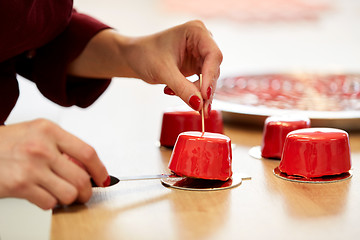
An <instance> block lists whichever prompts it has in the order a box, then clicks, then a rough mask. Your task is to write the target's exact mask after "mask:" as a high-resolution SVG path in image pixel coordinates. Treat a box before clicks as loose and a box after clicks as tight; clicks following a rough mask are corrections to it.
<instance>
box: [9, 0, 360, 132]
mask: <svg viewBox="0 0 360 240" xmlns="http://www.w3.org/2000/svg"><path fill="white" fill-rule="evenodd" d="M74 5H75V8H76V9H77V10H78V11H80V12H83V13H87V14H89V15H91V16H93V17H95V18H98V19H99V20H101V21H103V22H104V23H107V24H108V25H110V26H112V27H114V28H115V29H117V31H119V32H120V33H122V34H124V35H129V36H140V35H146V34H152V33H154V32H158V31H161V30H164V29H166V28H170V27H173V26H175V25H178V24H182V23H184V22H187V21H189V20H193V19H200V20H202V21H203V22H204V23H205V24H206V26H207V27H208V29H209V30H210V31H211V32H212V34H213V36H214V39H215V40H216V42H217V44H218V45H219V47H220V49H221V50H222V52H223V55H224V60H223V63H222V66H221V76H220V78H224V77H227V76H236V75H243V74H262V73H278V72H280V73H281V72H315V73H358V72H360V71H359V70H360V61H359V60H360V28H359V26H360V1H356V0H251V1H248V0H221V1H220V0H197V1H193V0H182V1H178V0H131V1H130V0H102V1H99V0H75V1H74ZM19 82H20V88H21V89H20V90H21V93H20V98H19V101H18V103H17V105H16V107H15V109H14V110H13V112H12V114H11V115H10V117H9V119H8V122H7V123H13V122H18V121H23V120H28V119H34V118H38V117H46V118H48V119H51V120H53V121H55V122H58V123H59V124H61V125H63V127H65V128H68V129H69V130H71V131H73V130H74V131H75V132H77V131H79V129H78V128H77V127H75V126H76V124H74V119H78V122H79V124H80V123H81V122H82V121H84V120H83V119H84V118H85V120H89V119H87V118H86V117H88V118H89V116H87V115H86V114H84V112H85V113H89V114H90V115H91V116H92V115H96V116H99V118H100V119H101V121H105V120H104V117H103V116H104V115H105V116H107V115H108V114H109V113H111V115H112V119H116V118H117V116H118V117H123V116H124V115H126V114H134V111H133V109H132V108H131V106H127V105H126V104H118V105H116V106H114V102H119V101H122V100H121V99H119V96H120V95H121V96H124V97H126V96H127V95H129V94H132V93H129V92H127V91H126V90H125V89H127V87H128V86H130V85H131V86H134V85H135V87H136V88H137V89H138V92H139V93H140V95H141V96H142V97H143V99H148V100H150V102H149V101H147V105H151V104H152V102H151V99H152V100H153V101H154V105H156V106H152V108H148V107H147V108H144V109H141V110H140V109H139V111H143V112H142V114H144V115H147V117H149V116H150V118H151V116H153V117H154V118H156V119H155V120H156V121H158V122H160V120H161V115H160V114H156V112H157V111H158V112H160V111H162V110H163V109H164V108H166V107H172V106H176V105H183V103H182V102H181V101H179V99H177V98H169V97H167V96H164V95H163V94H162V88H163V86H148V85H146V84H144V83H142V82H141V81H136V80H135V81H134V80H133V79H120V80H119V81H118V80H117V79H115V81H113V83H112V84H111V86H110V87H109V89H108V91H107V92H106V93H105V94H104V95H103V96H102V97H101V98H100V99H99V100H98V101H97V102H96V103H95V104H94V105H93V106H91V107H90V108H88V109H85V110H84V109H78V108H77V107H72V108H62V107H59V106H57V105H55V104H53V103H52V102H50V101H48V100H46V99H45V98H44V97H42V96H41V94H40V93H39V92H38V90H37V89H36V87H35V86H34V85H33V84H32V83H30V82H28V81H26V80H24V79H22V78H21V77H19ZM149 89H151V90H149ZM135 101H143V100H141V99H136V100H135ZM159 102H161V103H160V105H159ZM100 109H101V110H100ZM97 111H100V112H99V113H98V114H93V112H97ZM103 111H108V112H103ZM101 115H103V116H101ZM159 115H160V116H159ZM69 116H71V117H69ZM74 116H75V118H74ZM84 116H85V117H84ZM66 119H71V120H66ZM100 119H99V121H100ZM157 119H159V120H157ZM91 120H92V121H94V117H93V116H92V117H91ZM67 121H72V122H71V124H69V125H70V126H72V127H68V126H67V125H68V124H67V123H66V122H67ZM159 125H160V123H159ZM79 126H81V125H79ZM80 129H81V128H80ZM81 135H82V134H81Z"/></svg>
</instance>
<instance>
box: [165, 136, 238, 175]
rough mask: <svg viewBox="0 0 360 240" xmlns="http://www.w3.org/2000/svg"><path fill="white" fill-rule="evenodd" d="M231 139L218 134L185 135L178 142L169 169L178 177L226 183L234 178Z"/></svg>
mask: <svg viewBox="0 0 360 240" xmlns="http://www.w3.org/2000/svg"><path fill="white" fill-rule="evenodd" d="M231 162H232V151H231V140H230V138H229V137H227V136H225V135H223V134H219V133H209V132H205V133H202V132H184V133H181V134H180V135H179V137H178V139H177V141H176V144H175V146H174V150H173V152H172V154H171V157H170V162H169V169H170V170H171V171H173V172H174V173H176V174H177V175H179V176H186V177H193V178H202V179H213V180H222V181H226V180H227V179H229V178H230V177H231V176H232V170H231Z"/></svg>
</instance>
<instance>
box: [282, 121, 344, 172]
mask: <svg viewBox="0 0 360 240" xmlns="http://www.w3.org/2000/svg"><path fill="white" fill-rule="evenodd" d="M350 168H351V160H350V145H349V135H348V133H347V132H345V131H343V130H339V129H334V128H307V129H299V130H295V131H292V132H291V133H289V134H288V136H287V137H286V141H285V145H284V151H283V154H282V158H281V162H280V165H279V170H280V171H281V172H283V173H285V174H287V175H292V176H301V177H304V178H316V177H323V176H330V175H337V174H342V173H346V172H348V171H349V170H350Z"/></svg>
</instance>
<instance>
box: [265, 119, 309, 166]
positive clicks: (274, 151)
mask: <svg viewBox="0 0 360 240" xmlns="http://www.w3.org/2000/svg"><path fill="white" fill-rule="evenodd" d="M309 127H310V119H309V118H307V117H301V116H296V115H283V116H271V117H268V118H266V120H265V123H264V129H263V140H262V144H261V156H262V157H264V158H273V159H280V158H281V154H282V151H283V147H284V143H285V139H286V135H287V134H288V133H289V132H291V131H294V130H297V129H302V128H309Z"/></svg>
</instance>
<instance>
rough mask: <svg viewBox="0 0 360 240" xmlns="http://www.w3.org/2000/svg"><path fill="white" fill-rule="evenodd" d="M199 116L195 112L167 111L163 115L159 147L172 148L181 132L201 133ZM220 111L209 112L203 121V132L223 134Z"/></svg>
mask: <svg viewBox="0 0 360 240" xmlns="http://www.w3.org/2000/svg"><path fill="white" fill-rule="evenodd" d="M201 128H202V127H201V116H200V114H199V112H196V111H167V112H164V114H163V119H162V127H161V134H160V145H161V146H165V147H170V148H171V147H174V145H175V142H176V139H177V137H178V136H179V134H180V133H182V132H187V131H201ZM223 129H224V127H223V119H222V115H221V111H219V110H211V112H210V117H209V118H207V119H205V131H206V132H213V133H223Z"/></svg>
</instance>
